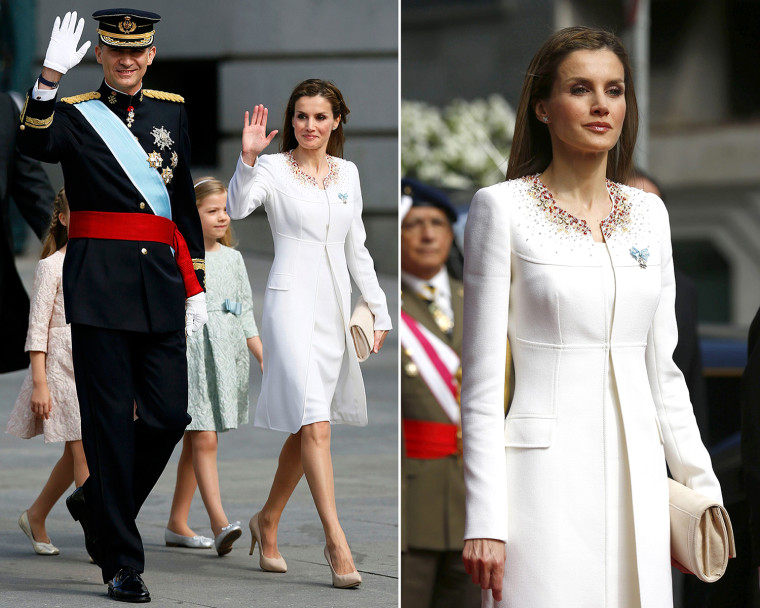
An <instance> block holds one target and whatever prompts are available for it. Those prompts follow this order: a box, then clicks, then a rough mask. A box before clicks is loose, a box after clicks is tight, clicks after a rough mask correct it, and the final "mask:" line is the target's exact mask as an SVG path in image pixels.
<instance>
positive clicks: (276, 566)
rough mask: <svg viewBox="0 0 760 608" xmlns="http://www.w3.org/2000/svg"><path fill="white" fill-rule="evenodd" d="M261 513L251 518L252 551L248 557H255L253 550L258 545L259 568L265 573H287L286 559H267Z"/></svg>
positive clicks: (249, 523) (249, 524)
mask: <svg viewBox="0 0 760 608" xmlns="http://www.w3.org/2000/svg"><path fill="white" fill-rule="evenodd" d="M259 513H261V511H259ZM259 513H256V515H254V516H253V517H251V521H249V522H248V527H249V528H250V529H251V550H250V551H249V552H248V555H253V548H254V547H255V546H256V543H258V544H259V567H260V568H261V569H262V570H264V572H287V571H288V564H286V563H285V558H284V557H282V556H280V557H267V556H266V555H264V545H263V544H262V542H261V528H259Z"/></svg>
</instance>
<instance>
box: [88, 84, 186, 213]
mask: <svg viewBox="0 0 760 608" xmlns="http://www.w3.org/2000/svg"><path fill="white" fill-rule="evenodd" d="M74 107H75V108H76V109H77V110H79V111H80V112H81V113H82V115H83V116H84V117H85V118H86V119H87V122H89V123H90V125H91V126H92V128H93V129H95V132H96V133H97V134H98V135H100V137H101V139H102V140H103V142H105V144H106V146H108V149H109V150H110V151H111V154H113V157H114V158H115V159H116V160H117V161H118V163H119V164H120V165H121V168H122V169H123V170H124V173H126V174H127V177H128V178H129V180H130V181H131V182H132V184H133V185H134V187H135V188H137V190H138V191H139V192H140V194H141V195H142V197H143V198H144V199H145V202H146V203H148V206H149V207H150V208H151V209H152V210H153V213H155V214H156V215H160V216H161V217H165V218H167V219H172V208H171V203H170V201H169V193H168V192H167V190H166V185H165V184H164V180H163V179H162V178H161V176H160V175H159V173H158V171H156V170H155V169H154V168H153V167H151V166H150V163H149V162H148V155H147V154H146V152H145V150H143V149H142V146H141V145H140V144H139V143H138V142H137V140H136V139H135V137H134V135H133V134H132V131H130V130H129V129H128V128H127V125H125V124H124V123H123V122H121V120H119V119H118V117H117V116H116V114H114V113H113V112H111V110H109V109H108V108H107V107H106V106H105V104H104V103H103V102H101V101H98V100H97V99H91V100H89V101H83V102H81V103H77V104H74Z"/></svg>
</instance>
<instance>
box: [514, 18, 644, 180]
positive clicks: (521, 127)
mask: <svg viewBox="0 0 760 608" xmlns="http://www.w3.org/2000/svg"><path fill="white" fill-rule="evenodd" d="M602 49H606V50H609V51H612V52H613V53H615V55H616V56H617V58H618V59H620V62H621V63H622V64H623V72H624V78H625V104H626V111H625V120H624V121H623V128H622V130H621V131H620V137H619V138H618V141H617V143H616V144H615V147H614V148H612V149H611V150H610V151H609V152H608V153H607V177H608V178H609V179H611V180H613V181H616V182H620V183H623V184H624V183H626V182H627V181H628V178H629V176H630V174H631V170H632V166H633V149H634V147H635V145H636V134H637V132H638V129H639V107H638V104H637V103H636V94H635V92H634V89H633V75H632V71H631V64H630V61H629V60H628V53H627V52H626V50H625V47H623V43H622V42H620V39H619V38H618V37H617V36H615V34H612V33H610V32H608V31H606V30H602V29H597V28H590V27H582V26H578V27H567V28H565V29H562V30H559V31H558V32H555V33H554V34H553V35H552V36H550V37H549V39H548V40H547V41H546V42H544V44H543V46H541V48H540V49H539V50H538V53H536V55H535V57H533V61H531V62H530V66H528V73H527V74H526V76H525V82H524V83H523V89H522V93H521V94H520V103H519V105H518V107H517V117H516V119H515V133H514V137H513V139H512V151H511V153H510V155H509V164H508V166H507V179H515V178H518V177H523V176H525V175H532V174H534V173H542V172H543V171H544V170H545V169H546V167H548V166H549V163H550V162H551V160H552V142H551V138H550V136H549V128H548V127H547V126H546V125H545V124H544V123H542V122H540V121H539V120H538V117H537V116H536V113H535V107H536V103H538V102H539V101H540V100H542V99H548V98H549V97H550V95H551V92H552V87H553V86H554V79H555V77H556V75H557V68H558V67H559V65H560V63H562V61H563V60H564V59H565V58H566V57H567V56H568V55H569V54H570V53H572V52H574V51H580V50H590V51H597V50H602Z"/></svg>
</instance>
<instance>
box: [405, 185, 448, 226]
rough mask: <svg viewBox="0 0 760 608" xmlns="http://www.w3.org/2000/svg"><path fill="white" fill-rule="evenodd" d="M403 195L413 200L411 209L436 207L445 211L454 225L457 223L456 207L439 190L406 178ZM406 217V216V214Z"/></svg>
mask: <svg viewBox="0 0 760 608" xmlns="http://www.w3.org/2000/svg"><path fill="white" fill-rule="evenodd" d="M401 194H402V195H405V196H408V197H409V198H410V199H411V201H412V204H411V205H410V206H411V207H435V208H436V209H440V210H441V211H443V212H444V213H445V214H446V217H447V218H448V219H449V221H450V222H451V223H452V224H453V223H455V222H456V221H457V212H456V209H454V205H452V204H451V201H449V197H448V196H446V194H445V193H444V192H441V191H440V190H438V188H433V186H428V185H427V184H424V183H422V182H421V181H419V180H416V179H414V178H411V177H404V178H403V179H402V180H401ZM407 211H408V209H407ZM404 215H406V214H405V213H404Z"/></svg>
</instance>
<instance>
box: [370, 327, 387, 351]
mask: <svg viewBox="0 0 760 608" xmlns="http://www.w3.org/2000/svg"><path fill="white" fill-rule="evenodd" d="M387 335H388V330H387V329H376V330H375V345H374V346H373V347H372V352H373V353H379V352H380V349H381V348H382V347H383V343H384V342H385V336H387Z"/></svg>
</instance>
